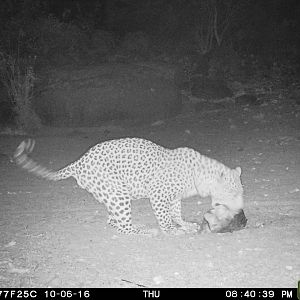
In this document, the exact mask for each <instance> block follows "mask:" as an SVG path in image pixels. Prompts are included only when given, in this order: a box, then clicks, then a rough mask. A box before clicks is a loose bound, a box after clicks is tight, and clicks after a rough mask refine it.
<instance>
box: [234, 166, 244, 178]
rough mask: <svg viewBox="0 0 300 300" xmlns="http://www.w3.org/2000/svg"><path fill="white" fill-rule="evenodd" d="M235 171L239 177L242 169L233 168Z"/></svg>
mask: <svg viewBox="0 0 300 300" xmlns="http://www.w3.org/2000/svg"><path fill="white" fill-rule="evenodd" d="M235 171H236V172H237V174H238V176H239V177H240V176H241V174H242V169H241V167H236V168H235Z"/></svg>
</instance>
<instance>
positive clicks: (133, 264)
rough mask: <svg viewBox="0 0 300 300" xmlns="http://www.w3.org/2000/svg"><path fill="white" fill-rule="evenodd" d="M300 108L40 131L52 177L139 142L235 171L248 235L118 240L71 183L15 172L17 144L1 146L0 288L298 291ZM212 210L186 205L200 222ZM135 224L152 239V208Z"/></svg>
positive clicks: (40, 149) (222, 111)
mask: <svg viewBox="0 0 300 300" xmlns="http://www.w3.org/2000/svg"><path fill="white" fill-rule="evenodd" d="M299 129H300V108H299V106H297V105H296V104H295V103H289V101H288V100H286V99H281V100H279V101H277V102H276V101H274V102H272V101H271V102H269V103H268V104H267V105H262V106H250V107H246V106H243V107H241V106H236V105H234V104H233V103H232V104H230V103H229V104H227V105H224V106H221V107H219V106H218V107H217V108H212V107H211V106H210V107H209V108H208V107H205V105H203V107H202V109H201V111H198V112H197V113H186V114H182V115H180V116H177V117H176V118H174V119H171V120H164V121H162V122H157V123H156V124H152V125H141V124H129V123H126V124H125V123H123V124H121V123H119V124H117V123H110V124H107V125H106V126H103V127H100V128H80V129H76V130H72V129H62V128H60V129H53V128H52V129H44V130H43V131H41V132H40V133H39V134H37V135H36V136H35V138H36V148H35V150H34V152H33V154H32V157H33V158H35V159H36V160H37V161H38V162H40V163H43V164H44V165H46V166H48V167H51V168H53V169H58V168H60V167H62V166H64V165H66V164H68V163H69V162H71V161H73V160H74V159H76V158H78V157H79V156H80V155H81V154H82V153H84V151H85V150H87V149H88V148H89V147H90V146H91V145H93V144H95V143H97V142H101V141H105V140H108V139H113V138H119V137H125V136H137V137H144V138H147V139H150V140H152V141H154V142H157V143H159V144H161V145H163V146H166V147H170V148H175V147H180V146H189V147H193V148H195V149H197V150H198V151H199V152H201V153H202V154H205V155H207V156H210V157H212V158H216V159H218V160H220V161H222V162H223V163H224V164H226V165H228V166H230V167H236V166H241V167H242V170H243V174H242V180H243V184H244V188H245V205H246V207H245V214H246V217H247V219H248V224H247V226H246V228H245V229H244V230H241V231H237V232H234V233H222V234H187V235H182V236H166V235H163V234H159V235H158V236H156V237H151V238H150V237H144V236H123V235H119V234H118V233H117V232H116V231H115V230H114V229H113V228H111V227H109V226H108V225H107V224H106V220H107V212H106V211H105V209H104V207H103V206H102V205H100V204H98V203H97V202H96V201H95V200H94V198H93V197H92V196H91V195H90V194H88V193H87V192H86V191H84V190H82V189H80V188H79V187H78V186H77V185H76V183H75V181H74V180H72V179H69V180H65V181H60V182H48V181H45V180H42V179H38V178H36V177H34V176H33V175H31V174H28V173H26V171H23V170H21V169H20V168H18V167H17V166H16V165H15V164H14V163H13V162H12V161H11V160H10V157H11V154H12V153H13V151H14V149H15V148H16V147H17V145H18V144H19V143H20V142H21V140H22V139H23V138H24V136H12V135H1V136H0V168H1V172H0V205H1V210H0V229H1V232H0V286H1V287H142V286H145V287H296V286H297V282H298V280H300V245H299V244H300V231H299V225H300V130H299ZM209 205H210V201H209V199H201V198H197V197H194V198H190V199H186V200H185V201H183V211H184V213H183V214H184V216H185V218H186V219H189V220H194V221H198V222H201V220H202V216H203V214H204V212H205V211H207V210H208V209H209ZM133 220H134V222H135V223H138V224H145V225H146V226H147V227H153V228H158V225H157V222H156V220H155V218H154V215H153V213H152V210H151V207H150V204H149V202H148V201H147V200H146V199H145V200H140V201H136V202H133Z"/></svg>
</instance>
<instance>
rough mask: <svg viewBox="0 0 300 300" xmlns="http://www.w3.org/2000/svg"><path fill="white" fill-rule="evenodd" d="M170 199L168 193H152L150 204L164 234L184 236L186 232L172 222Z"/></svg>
mask: <svg viewBox="0 0 300 300" xmlns="http://www.w3.org/2000/svg"><path fill="white" fill-rule="evenodd" d="M170 198H171V196H170V195H168V194H167V193H162V192H161V190H159V191H154V192H152V193H151V196H150V203H151V206H152V209H153V211H154V214H155V217H156V219H157V221H158V224H159V227H160V229H161V230H162V232H164V233H166V234H171V235H179V234H184V233H185V231H184V230H182V229H180V228H177V227H176V226H175V224H174V223H173V222H172V217H171V213H170Z"/></svg>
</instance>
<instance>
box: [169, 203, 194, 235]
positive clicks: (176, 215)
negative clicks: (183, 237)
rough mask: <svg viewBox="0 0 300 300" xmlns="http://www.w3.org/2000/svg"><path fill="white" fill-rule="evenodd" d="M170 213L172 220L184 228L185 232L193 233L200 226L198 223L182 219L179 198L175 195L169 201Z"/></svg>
mask: <svg viewBox="0 0 300 300" xmlns="http://www.w3.org/2000/svg"><path fill="white" fill-rule="evenodd" d="M170 213H171V218H172V220H173V222H174V223H176V224H178V225H179V226H180V227H181V229H182V230H184V231H185V232H187V233H194V232H197V231H198V229H199V227H200V226H199V224H197V223H192V222H187V221H184V220H183V219H182V215H181V199H180V198H178V197H177V198H175V199H174V200H173V201H172V202H171V209H170Z"/></svg>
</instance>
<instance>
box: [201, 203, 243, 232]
mask: <svg viewBox="0 0 300 300" xmlns="http://www.w3.org/2000/svg"><path fill="white" fill-rule="evenodd" d="M246 224H247V218H246V216H245V214H244V211H243V210H240V211H239V212H238V213H234V212H232V211H231V210H229V208H228V207H227V206H226V205H217V206H216V207H214V208H212V209H210V210H209V211H208V212H206V213H205V215H204V217H203V221H202V224H201V225H200V229H199V232H200V233H202V232H213V233H224V232H233V231H236V230H241V229H243V228H244V227H245V226H246Z"/></svg>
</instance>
